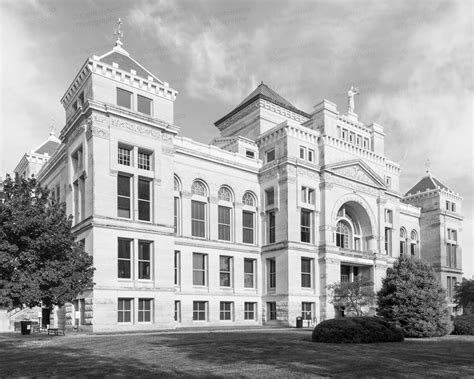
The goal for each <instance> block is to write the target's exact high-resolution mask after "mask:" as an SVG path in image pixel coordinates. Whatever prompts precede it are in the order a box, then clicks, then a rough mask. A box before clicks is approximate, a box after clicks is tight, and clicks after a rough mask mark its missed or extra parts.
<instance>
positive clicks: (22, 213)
mask: <svg viewBox="0 0 474 379" xmlns="http://www.w3.org/2000/svg"><path fill="white" fill-rule="evenodd" d="M3 185H4V192H5V193H4V195H5V201H4V203H1V202H0V283H1V286H0V287H1V289H2V290H1V291H0V305H2V306H6V307H8V308H10V309H14V308H17V307H23V306H27V307H34V306H39V305H43V306H45V307H47V308H50V309H52V308H53V307H54V306H55V305H57V306H62V305H64V304H65V303H66V302H69V301H72V300H73V299H74V298H75V297H76V296H77V295H78V294H79V293H81V292H82V291H84V290H85V289H87V288H91V287H92V286H93V282H92V277H93V270H94V269H93V267H92V257H91V256H89V255H88V254H87V253H86V252H84V249H83V247H81V246H80V245H79V244H77V243H75V242H74V236H73V235H72V233H71V224H72V220H71V216H69V217H67V215H66V209H65V204H64V203H57V202H52V201H50V200H49V199H48V195H49V190H48V189H46V188H43V187H41V186H40V185H39V183H38V182H37V180H36V179H35V178H30V179H23V178H19V177H18V175H17V176H16V178H15V180H12V179H11V178H10V177H9V176H7V178H6V180H5V181H4V182H3Z"/></svg>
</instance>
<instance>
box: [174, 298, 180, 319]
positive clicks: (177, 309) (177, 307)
mask: <svg viewBox="0 0 474 379" xmlns="http://www.w3.org/2000/svg"><path fill="white" fill-rule="evenodd" d="M174 321H176V322H181V301H180V300H175V302H174Z"/></svg>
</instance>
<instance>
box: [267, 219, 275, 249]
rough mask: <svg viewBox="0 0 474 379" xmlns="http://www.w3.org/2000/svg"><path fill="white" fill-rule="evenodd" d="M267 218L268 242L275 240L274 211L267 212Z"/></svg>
mask: <svg viewBox="0 0 474 379" xmlns="http://www.w3.org/2000/svg"><path fill="white" fill-rule="evenodd" d="M267 219H268V243H269V244H271V243H275V242H276V214H275V211H270V212H267Z"/></svg>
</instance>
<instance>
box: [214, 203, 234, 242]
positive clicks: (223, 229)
mask: <svg viewBox="0 0 474 379" xmlns="http://www.w3.org/2000/svg"><path fill="white" fill-rule="evenodd" d="M230 213H231V208H228V207H223V206H222V205H219V206H218V221H217V222H218V238H219V239H220V240H224V241H230Z"/></svg>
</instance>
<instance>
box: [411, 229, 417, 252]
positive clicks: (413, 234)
mask: <svg viewBox="0 0 474 379" xmlns="http://www.w3.org/2000/svg"><path fill="white" fill-rule="evenodd" d="M410 238H411V241H410V254H411V256H412V257H414V256H415V255H416V245H417V244H418V233H417V232H416V230H412V231H411V234H410Z"/></svg>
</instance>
